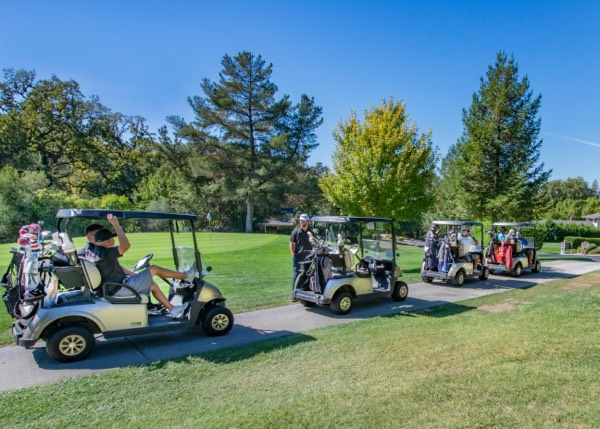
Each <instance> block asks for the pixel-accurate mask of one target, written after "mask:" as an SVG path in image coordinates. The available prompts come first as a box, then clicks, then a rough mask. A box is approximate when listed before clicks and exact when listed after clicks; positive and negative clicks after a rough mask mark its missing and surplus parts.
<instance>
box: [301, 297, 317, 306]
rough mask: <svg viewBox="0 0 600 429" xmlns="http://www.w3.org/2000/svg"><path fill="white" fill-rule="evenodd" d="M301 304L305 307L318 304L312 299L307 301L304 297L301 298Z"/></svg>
mask: <svg viewBox="0 0 600 429" xmlns="http://www.w3.org/2000/svg"><path fill="white" fill-rule="evenodd" d="M300 304H302V305H303V306H305V307H314V306H315V305H317V303H316V302H312V301H305V300H303V299H301V300H300Z"/></svg>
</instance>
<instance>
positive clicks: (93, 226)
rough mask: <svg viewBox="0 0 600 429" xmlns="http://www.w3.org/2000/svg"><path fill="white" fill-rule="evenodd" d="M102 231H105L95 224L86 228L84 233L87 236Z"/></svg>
mask: <svg viewBox="0 0 600 429" xmlns="http://www.w3.org/2000/svg"><path fill="white" fill-rule="evenodd" d="M100 229H104V227H103V226H102V225H100V224H99V223H93V224H91V225H88V226H86V227H85V229H84V230H83V233H84V234H85V235H88V234H89V233H90V232H93V231H98V230H100Z"/></svg>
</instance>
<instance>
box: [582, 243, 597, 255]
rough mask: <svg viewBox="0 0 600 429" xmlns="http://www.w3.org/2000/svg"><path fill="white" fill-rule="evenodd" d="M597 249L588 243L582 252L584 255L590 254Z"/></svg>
mask: <svg viewBox="0 0 600 429" xmlns="http://www.w3.org/2000/svg"><path fill="white" fill-rule="evenodd" d="M597 248H598V246H597V245H596V244H594V243H590V245H589V246H588V248H587V249H585V250H584V251H583V254H584V255H586V254H588V253H590V252H591V251H592V250H595V249H597Z"/></svg>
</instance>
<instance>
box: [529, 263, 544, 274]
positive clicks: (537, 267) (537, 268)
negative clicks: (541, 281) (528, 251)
mask: <svg viewBox="0 0 600 429" xmlns="http://www.w3.org/2000/svg"><path fill="white" fill-rule="evenodd" d="M540 271H542V263H541V262H540V261H535V265H534V266H533V268H532V269H531V272H532V273H539V272H540Z"/></svg>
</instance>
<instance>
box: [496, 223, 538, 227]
mask: <svg viewBox="0 0 600 429" xmlns="http://www.w3.org/2000/svg"><path fill="white" fill-rule="evenodd" d="M492 226H536V225H535V223H533V222H494V223H493V224H492Z"/></svg>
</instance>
